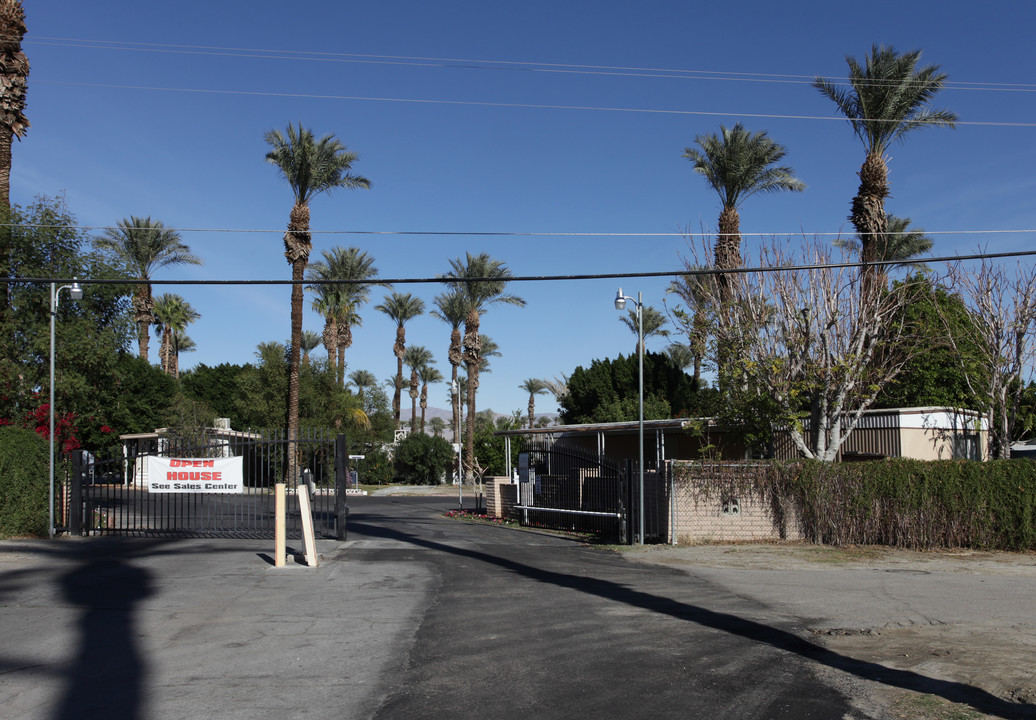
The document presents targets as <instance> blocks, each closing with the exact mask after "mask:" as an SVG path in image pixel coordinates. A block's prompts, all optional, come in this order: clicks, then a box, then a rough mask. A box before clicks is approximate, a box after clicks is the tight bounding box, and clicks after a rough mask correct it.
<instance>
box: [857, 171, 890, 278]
mask: <svg viewBox="0 0 1036 720" xmlns="http://www.w3.org/2000/svg"><path fill="white" fill-rule="evenodd" d="M859 176H860V187H859V189H858V190H857V191H856V197H854V198H853V202H852V214H851V215H850V216H849V219H850V220H851V221H852V224H853V227H854V228H856V233H857V234H858V235H859V236H860V260H861V261H863V262H874V261H876V260H881V259H882V258H883V257H884V256H885V254H884V250H885V245H886V243H887V238H888V235H887V233H888V216H887V215H886V214H885V198H887V197H888V196H889V183H888V165H886V164H885V158H883V157H882V156H881V154H880V153H870V154H868V155H867V159H866V160H864V161H863V165H862V166H861V167H860V172H859ZM885 274H886V273H885V270H884V268H878V267H867V268H864V270H863V283H862V287H863V292H864V296H865V297H870V295H871V294H872V292H873V290H874V289H875V288H877V287H880V286H883V285H884V277H885Z"/></svg>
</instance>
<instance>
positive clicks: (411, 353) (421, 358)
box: [403, 345, 434, 432]
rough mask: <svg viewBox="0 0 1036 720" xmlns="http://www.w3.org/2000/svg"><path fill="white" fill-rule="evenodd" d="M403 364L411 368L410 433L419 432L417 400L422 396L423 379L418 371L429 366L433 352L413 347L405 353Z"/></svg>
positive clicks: (421, 346) (420, 346) (418, 346)
mask: <svg viewBox="0 0 1036 720" xmlns="http://www.w3.org/2000/svg"><path fill="white" fill-rule="evenodd" d="M403 362H404V363H405V364H406V366H407V367H409V368H410V402H411V405H410V432H417V398H418V397H419V396H420V394H421V379H420V377H419V376H418V370H419V369H420V368H422V367H424V366H425V365H429V364H431V363H432V362H434V360H432V352H431V350H429V349H428V348H426V347H424V346H423V345H411V346H410V347H408V348H407V349H406V352H404V353H403Z"/></svg>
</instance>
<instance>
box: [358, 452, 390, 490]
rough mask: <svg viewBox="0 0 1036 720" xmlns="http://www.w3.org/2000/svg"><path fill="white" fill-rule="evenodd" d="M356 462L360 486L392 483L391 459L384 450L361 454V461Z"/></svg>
mask: <svg viewBox="0 0 1036 720" xmlns="http://www.w3.org/2000/svg"><path fill="white" fill-rule="evenodd" d="M357 462H358V465H357V470H358V471H359V476H360V483H361V484H363V485H388V484H389V483H391V482H392V477H393V474H394V472H393V467H392V458H391V457H390V456H389V454H388V453H387V452H385V451H384V450H381V449H378V450H367V451H366V452H364V453H363V460H359V461H357Z"/></svg>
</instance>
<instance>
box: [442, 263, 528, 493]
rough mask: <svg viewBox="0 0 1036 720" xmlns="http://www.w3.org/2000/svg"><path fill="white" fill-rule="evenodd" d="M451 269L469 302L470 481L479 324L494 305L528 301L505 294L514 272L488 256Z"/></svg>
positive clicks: (453, 284) (451, 278) (452, 283)
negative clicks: (483, 315) (488, 309)
mask: <svg viewBox="0 0 1036 720" xmlns="http://www.w3.org/2000/svg"><path fill="white" fill-rule="evenodd" d="M450 266H451V268H452V269H451V270H450V272H448V273H447V274H446V275H445V276H444V278H446V284H447V285H448V286H449V287H450V288H452V289H453V290H459V291H461V292H462V293H463V294H464V296H465V297H466V298H467V300H468V314H467V316H466V317H465V318H464V366H465V368H466V369H467V375H468V387H467V394H468V397H467V401H468V422H467V427H466V428H465V432H466V437H465V446H466V447H465V454H466V458H465V464H466V465H467V468H466V474H467V476H468V478H469V479H472V478H473V477H474V458H475V455H474V450H475V422H474V420H475V395H476V393H477V392H478V374H479V365H480V363H481V360H482V344H481V342H480V337H479V325H480V321H481V315H482V313H484V312H486V309H487V308H488V307H489V306H490V305H494V304H497V303H506V304H508V305H517V306H519V307H525V301H524V300H523V299H522V298H520V297H518V296H517V295H509V294H505V293H504V289H505V288H506V287H507V281H508V279H510V278H511V277H512V275H511V271H510V270H509V269H508V268H507V266H506V265H505V264H504V263H502V262H501V261H499V260H494V259H493V258H491V257H490V256H489V254H488V253H481V254H479V255H472V254H471V253H466V257H465V259H463V260H462V259H460V258H456V259H454V260H450Z"/></svg>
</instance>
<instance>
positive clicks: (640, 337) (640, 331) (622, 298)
mask: <svg viewBox="0 0 1036 720" xmlns="http://www.w3.org/2000/svg"><path fill="white" fill-rule="evenodd" d="M627 300H628V301H629V302H632V303H635V304H636V306H637V358H638V362H639V382H640V387H639V390H638V393H637V412H638V415H639V428H638V429H639V432H638V440H637V450H638V453H639V463H640V464H639V465H638V466H637V479H638V482H639V485H640V513H639V515H640V517H639V525H640V532H639V537H638V539H637V543H638V544H639V545H643V544H644V298H643V296H642V295H641V293H639V292H638V293H637V299H636V300H634V299H633V298H631V297H629V296H627V295H623V294H622V288H619V292H617V293H615V309H616V310H625V309H626V301H627Z"/></svg>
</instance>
